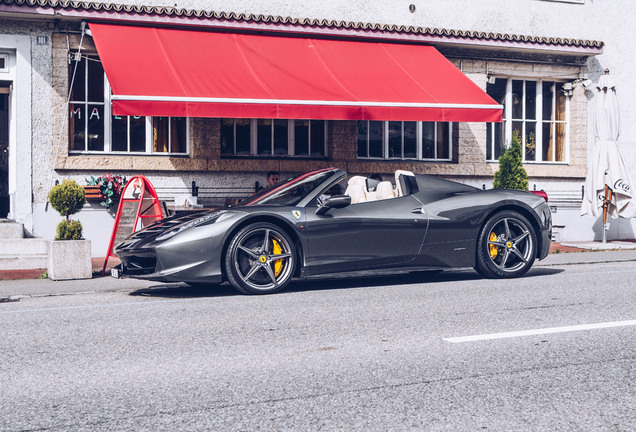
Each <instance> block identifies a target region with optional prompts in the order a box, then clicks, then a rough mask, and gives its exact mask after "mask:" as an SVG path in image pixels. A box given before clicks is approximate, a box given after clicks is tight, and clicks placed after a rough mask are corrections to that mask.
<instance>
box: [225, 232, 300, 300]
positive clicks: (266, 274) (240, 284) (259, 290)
mask: <svg viewBox="0 0 636 432" xmlns="http://www.w3.org/2000/svg"><path fill="white" fill-rule="evenodd" d="M296 260H297V255H296V248H295V246H294V242H293V241H292V239H291V238H290V237H289V235H287V233H286V232H285V231H284V230H283V229H282V228H281V227H279V226H277V225H274V224H271V223H267V222H257V223H253V224H251V225H247V226H246V227H244V228H242V229H241V230H240V231H238V232H237V233H236V234H235V235H234V236H233V237H232V239H231V240H230V243H229V246H228V248H227V252H226V254H225V272H226V275H227V278H228V280H229V282H230V283H231V284H232V286H234V288H236V289H237V290H238V291H240V292H242V293H244V294H271V293H275V292H278V291H280V290H282V289H283V288H284V287H285V285H287V284H288V283H289V282H290V281H291V279H292V276H293V275H294V270H295V267H296Z"/></svg>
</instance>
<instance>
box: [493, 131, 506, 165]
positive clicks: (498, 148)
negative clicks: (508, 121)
mask: <svg viewBox="0 0 636 432" xmlns="http://www.w3.org/2000/svg"><path fill="white" fill-rule="evenodd" d="M505 148H506V145H505V143H504V134H503V123H495V160H499V157H500V156H501V155H502V154H503V153H504V150H505Z"/></svg>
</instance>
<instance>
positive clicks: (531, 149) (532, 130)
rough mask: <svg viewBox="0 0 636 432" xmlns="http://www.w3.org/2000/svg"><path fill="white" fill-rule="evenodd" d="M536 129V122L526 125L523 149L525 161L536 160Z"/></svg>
mask: <svg viewBox="0 0 636 432" xmlns="http://www.w3.org/2000/svg"><path fill="white" fill-rule="evenodd" d="M536 128H537V123H536V122H527V123H526V139H525V149H526V160H527V161H534V160H537V151H536V150H537V143H536V136H537V135H536Z"/></svg>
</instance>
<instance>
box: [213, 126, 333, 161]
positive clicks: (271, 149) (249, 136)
mask: <svg viewBox="0 0 636 432" xmlns="http://www.w3.org/2000/svg"><path fill="white" fill-rule="evenodd" d="M326 148H327V122H326V121H324V120H285V119H232V118H224V119H221V154H222V155H233V156H298V157H323V156H326V154H327V152H326Z"/></svg>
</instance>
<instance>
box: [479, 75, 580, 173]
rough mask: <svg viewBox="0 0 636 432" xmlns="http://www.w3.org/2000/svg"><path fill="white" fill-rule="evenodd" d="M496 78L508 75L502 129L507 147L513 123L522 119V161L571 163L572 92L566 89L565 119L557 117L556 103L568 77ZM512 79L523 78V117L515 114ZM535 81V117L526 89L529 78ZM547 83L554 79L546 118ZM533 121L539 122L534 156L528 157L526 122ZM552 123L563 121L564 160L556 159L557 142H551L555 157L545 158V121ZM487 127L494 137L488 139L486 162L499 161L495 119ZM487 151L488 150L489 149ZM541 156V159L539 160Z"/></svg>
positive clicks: (505, 146) (553, 125)
mask: <svg viewBox="0 0 636 432" xmlns="http://www.w3.org/2000/svg"><path fill="white" fill-rule="evenodd" d="M496 79H505V80H506V93H505V98H504V111H503V119H502V132H503V134H504V150H505V148H508V146H510V140H511V138H512V132H513V123H515V122H521V124H522V130H521V131H520V136H521V138H522V142H521V148H522V162H523V163H527V164H559V165H568V164H569V163H570V127H571V115H570V110H571V107H570V104H571V99H572V96H571V95H570V94H568V93H565V92H564V96H563V97H564V101H565V106H564V120H557V119H556V103H557V92H558V91H562V88H561V86H562V85H563V84H565V83H566V82H567V81H566V80H565V81H560V80H557V79H536V78H526V77H515V76H507V77H496ZM513 81H521V82H522V88H523V93H522V99H521V107H522V116H521V118H513V109H512V105H513ZM528 81H532V82H534V83H535V84H536V88H535V118H534V119H531V118H528V113H527V112H526V97H527V93H526V89H527V82H528ZM544 83H551V85H552V86H553V88H552V103H551V110H550V118H549V119H544V118H543V87H544ZM530 122H534V123H535V124H536V127H535V146H536V147H535V160H527V159H526V139H525V137H526V126H527V123H530ZM545 124H550V125H552V126H551V127H553V128H555V130H556V125H557V124H563V125H564V137H563V154H564V157H563V160H560V161H557V160H555V158H556V147H557V146H556V145H553V146H552V160H543V125H545ZM486 127H487V128H491V129H490V131H491V137H490V138H491V139H490V142H487V143H486V145H487V146H488V147H489V150H490V154H491V158H492V159H486V162H497V160H498V159H495V150H496V142H495V138H496V134H495V127H496V123H487V124H486ZM553 139H554V140H555V141H554V142H553V144H555V143H556V134H554V137H553ZM486 154H488V151H486ZM539 158H541V160H538V159H539Z"/></svg>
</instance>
